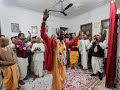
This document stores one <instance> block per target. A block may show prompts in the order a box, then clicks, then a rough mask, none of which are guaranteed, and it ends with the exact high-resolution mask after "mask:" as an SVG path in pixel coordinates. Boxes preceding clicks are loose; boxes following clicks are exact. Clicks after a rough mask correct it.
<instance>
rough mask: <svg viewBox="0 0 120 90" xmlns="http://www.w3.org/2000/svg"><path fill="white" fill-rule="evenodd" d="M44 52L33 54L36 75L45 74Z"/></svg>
mask: <svg viewBox="0 0 120 90" xmlns="http://www.w3.org/2000/svg"><path fill="white" fill-rule="evenodd" d="M43 60H44V55H43V53H42V52H41V53H34V56H33V66H34V73H35V75H37V76H39V77H41V76H42V75H43Z"/></svg>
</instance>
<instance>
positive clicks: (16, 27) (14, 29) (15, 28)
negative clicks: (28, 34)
mask: <svg viewBox="0 0 120 90" xmlns="http://www.w3.org/2000/svg"><path fill="white" fill-rule="evenodd" d="M11 31H12V32H15V33H19V32H20V28H19V24H18V23H11Z"/></svg>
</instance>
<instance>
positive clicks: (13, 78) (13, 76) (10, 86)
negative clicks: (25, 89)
mask: <svg viewBox="0 0 120 90" xmlns="http://www.w3.org/2000/svg"><path fill="white" fill-rule="evenodd" d="M8 43H9V40H8V39H7V38H5V37H2V38H0V46H1V47H0V65H1V70H2V73H3V77H4V78H3V86H4V87H5V88H6V90H16V89H17V88H18V81H19V69H18V66H17V64H16V56H15V55H14V52H13V51H12V49H11V48H9V47H7V45H8Z"/></svg>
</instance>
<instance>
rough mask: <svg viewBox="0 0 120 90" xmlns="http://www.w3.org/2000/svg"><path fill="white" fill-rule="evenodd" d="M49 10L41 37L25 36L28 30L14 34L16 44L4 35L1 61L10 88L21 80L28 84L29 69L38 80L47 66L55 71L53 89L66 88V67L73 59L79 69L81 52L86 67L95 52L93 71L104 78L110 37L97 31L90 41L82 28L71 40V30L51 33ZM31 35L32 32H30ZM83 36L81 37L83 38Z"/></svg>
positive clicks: (45, 16)
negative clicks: (106, 38) (69, 32)
mask: <svg viewBox="0 0 120 90" xmlns="http://www.w3.org/2000/svg"><path fill="white" fill-rule="evenodd" d="M48 17H49V11H48V10H45V11H44V13H43V22H42V24H41V31H40V33H41V36H40V37H41V38H40V37H39V36H37V37H32V38H29V39H31V41H30V40H29V39H28V38H25V35H24V33H19V34H18V37H12V38H11V40H12V44H10V45H9V40H8V39H7V38H6V37H5V36H1V37H0V65H1V70H2V75H3V86H4V87H5V88H6V89H8V90H15V89H17V88H18V84H21V85H23V84H25V83H24V81H23V80H25V79H27V73H29V71H30V72H31V71H33V72H34V78H33V79H34V80H35V79H36V78H37V77H42V76H43V67H44V69H45V70H46V71H47V73H48V74H52V76H53V77H52V78H53V79H52V90H63V87H64V82H65V80H66V67H67V68H68V61H70V68H71V69H75V70H76V69H77V64H78V61H79V59H80V55H81V59H80V60H81V61H80V62H81V63H80V64H81V65H82V68H83V69H84V70H87V69H88V60H89V59H88V56H89V53H90V54H91V64H90V65H91V66H92V69H93V74H92V75H91V76H96V75H97V72H98V73H99V79H100V80H102V73H103V58H104V49H106V47H107V43H106V41H102V39H101V38H102V35H101V34H100V33H98V34H96V35H95V36H94V38H93V40H92V41H91V42H90V40H89V39H87V35H85V34H81V32H79V34H78V36H77V35H76V33H72V36H71V37H72V38H71V40H68V37H67V38H66V36H67V33H60V34H59V35H52V36H51V37H49V36H48V35H47V34H46V32H47V31H48V28H47V25H46V21H47V19H48ZM29 37H31V34H30V33H29ZM80 37H81V39H80V40H79V38H80Z"/></svg>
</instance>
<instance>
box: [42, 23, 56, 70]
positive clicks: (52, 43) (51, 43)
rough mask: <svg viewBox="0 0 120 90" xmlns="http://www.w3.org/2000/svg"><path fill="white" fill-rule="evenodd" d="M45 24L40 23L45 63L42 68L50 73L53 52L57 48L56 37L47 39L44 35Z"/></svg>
mask: <svg viewBox="0 0 120 90" xmlns="http://www.w3.org/2000/svg"><path fill="white" fill-rule="evenodd" d="M45 26H46V24H45V23H42V25H41V37H42V38H43V40H44V42H45V62H44V68H45V70H48V71H51V70H52V67H53V56H54V55H53V52H54V51H53V50H54V48H55V47H56V46H57V43H56V37H48V35H47V34H46V28H45Z"/></svg>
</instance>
